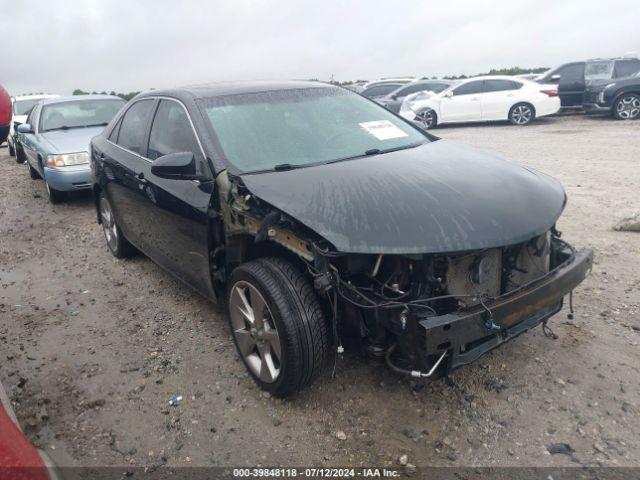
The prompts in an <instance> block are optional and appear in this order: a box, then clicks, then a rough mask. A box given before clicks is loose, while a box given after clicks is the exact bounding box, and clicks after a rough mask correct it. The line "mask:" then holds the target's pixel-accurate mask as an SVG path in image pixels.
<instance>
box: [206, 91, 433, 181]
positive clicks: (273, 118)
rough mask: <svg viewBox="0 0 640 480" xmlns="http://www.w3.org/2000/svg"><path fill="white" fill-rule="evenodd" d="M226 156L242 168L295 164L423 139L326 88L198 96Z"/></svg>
mask: <svg viewBox="0 0 640 480" xmlns="http://www.w3.org/2000/svg"><path fill="white" fill-rule="evenodd" d="M202 106H203V108H204V112H205V114H206V117H207V119H208V120H209V122H210V124H211V126H212V128H213V130H214V132H215V134H216V136H217V137H218V140H219V142H220V146H221V147H222V150H223V152H224V154H225V156H226V157H227V159H228V160H229V161H230V162H231V163H232V164H233V165H234V166H236V167H237V168H238V169H239V170H241V171H242V172H256V171H265V170H274V169H278V168H282V167H284V168H294V167H297V166H306V165H312V164H317V163H326V162H330V161H335V160H344V159H348V158H354V157H360V156H364V155H373V154H378V153H384V152H385V151H390V150H397V149H402V148H410V147H413V146H417V145H420V144H422V143H425V142H427V141H428V138H427V137H426V136H425V135H423V134H422V133H420V131H418V130H417V129H415V128H413V127H412V126H410V125H408V124H407V123H405V122H403V121H402V120H400V119H399V118H398V117H396V116H395V115H393V114H392V113H391V112H389V111H387V110H386V109H384V108H382V107H380V106H378V105H376V104H375V103H373V102H371V101H369V100H366V99H364V98H362V97H361V96H360V95H357V94H355V93H352V92H350V91H348V90H345V89H341V88H335V87H326V88H308V89H297V90H280V91H272V92H263V93H251V94H241V95H230V96H226V97H214V98H207V99H204V100H202Z"/></svg>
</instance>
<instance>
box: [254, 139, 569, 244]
mask: <svg viewBox="0 0 640 480" xmlns="http://www.w3.org/2000/svg"><path fill="white" fill-rule="evenodd" d="M242 180H243V181H244V184H245V186H246V187H247V188H248V189H249V191H250V192H251V193H252V194H253V195H255V196H256V197H258V198H260V199H262V200H263V201H265V202H267V203H269V204H271V205H273V206H274V207H276V208H278V209H280V210H281V211H283V212H284V213H286V214H287V215H289V216H291V217H293V218H294V219H296V220H298V221H299V222H301V223H302V224H304V225H306V226H307V227H309V228H310V229H312V230H313V231H315V232H316V233H317V234H318V235H320V236H322V237H324V238H325V239H326V240H327V241H329V242H331V243H332V244H333V245H334V246H335V248H336V249H337V250H338V251H341V252H348V253H390V254H392V253H393V254H410V253H437V252H458V251H466V250H476V249H483V248H491V247H498V246H505V245H512V244H516V243H520V242H524V241H526V240H528V239H530V238H532V237H534V236H537V235H540V234H542V233H544V232H546V231H547V230H549V229H550V228H551V227H552V226H553V225H554V224H555V222H556V220H557V219H558V217H559V216H560V214H561V213H562V210H563V208H564V204H565V199H566V197H565V193H564V190H563V188H562V186H561V185H560V184H559V183H558V182H557V181H556V180H554V179H553V178H551V177H549V176H547V175H544V174H542V173H538V172H536V171H533V170H530V169H528V168H525V167H522V166H520V165H518V164H515V163H512V162H508V161H506V160H502V159H500V158H497V157H495V156H493V155H490V154H488V153H482V152H479V151H476V150H473V149H471V148H469V147H467V146H464V145H462V144H459V143H456V142H453V141H448V140H438V141H433V142H430V143H427V144H424V145H422V146H419V147H416V148H411V149H406V150H400V151H397V152H392V153H387V154H381V155H376V156H370V157H364V158H361V159H357V160H347V161H342V162H336V163H332V164H325V165H318V166H312V167H306V168H299V169H295V170H289V171H281V172H267V173H257V174H244V175H242Z"/></svg>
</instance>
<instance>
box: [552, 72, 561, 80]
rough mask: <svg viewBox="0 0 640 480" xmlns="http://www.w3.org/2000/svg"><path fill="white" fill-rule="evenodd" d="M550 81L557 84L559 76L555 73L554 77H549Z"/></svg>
mask: <svg viewBox="0 0 640 480" xmlns="http://www.w3.org/2000/svg"><path fill="white" fill-rule="evenodd" d="M550 80H553V81H554V82H557V81H558V80H560V74H558V73H556V74H555V75H551V78H550Z"/></svg>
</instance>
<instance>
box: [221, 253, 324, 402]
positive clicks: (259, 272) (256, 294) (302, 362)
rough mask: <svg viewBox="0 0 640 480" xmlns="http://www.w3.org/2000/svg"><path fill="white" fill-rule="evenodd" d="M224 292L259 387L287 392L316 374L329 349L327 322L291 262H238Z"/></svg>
mask: <svg viewBox="0 0 640 480" xmlns="http://www.w3.org/2000/svg"><path fill="white" fill-rule="evenodd" d="M227 298H228V307H229V323H230V326H231V331H232V334H233V338H234V341H235V343H236V347H237V348H238V353H239V354H240V357H241V358H242V361H243V362H244V364H245V367H246V368H247V370H248V371H249V374H250V375H251V377H252V378H253V380H254V381H255V382H256V383H257V384H258V386H260V388H262V389H263V390H266V391H268V392H270V393H271V394H272V395H275V396H277V397H287V396H289V395H292V394H293V393H295V392H297V391H299V390H302V389H303V388H304V387H306V386H307V385H309V384H311V383H312V382H313V381H314V380H315V379H316V378H317V377H318V376H319V375H320V373H321V372H322V370H323V368H324V366H325V365H326V363H327V359H328V357H329V353H330V345H331V338H330V334H329V327H328V325H327V321H326V319H325V317H324V315H323V313H322V310H321V308H320V304H319V303H318V299H317V297H316V294H315V292H314V291H313V289H312V288H311V286H310V285H309V282H308V281H307V279H306V278H305V277H304V276H303V275H302V273H301V272H300V271H299V270H298V268H296V267H295V266H294V265H293V264H292V263H290V262H288V261H285V260H282V259H279V258H264V259H259V260H254V261H251V262H248V263H245V264H243V265H240V266H239V267H237V268H236V269H235V270H234V271H233V273H232V274H231V279H230V282H229V291H228V296H227Z"/></svg>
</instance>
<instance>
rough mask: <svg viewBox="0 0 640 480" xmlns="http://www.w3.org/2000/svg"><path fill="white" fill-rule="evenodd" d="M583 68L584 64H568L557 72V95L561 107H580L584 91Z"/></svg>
mask: <svg viewBox="0 0 640 480" xmlns="http://www.w3.org/2000/svg"><path fill="white" fill-rule="evenodd" d="M584 67H585V64H584V62H577V63H569V64H567V65H565V66H564V67H562V68H561V69H560V70H559V71H558V74H559V75H560V79H559V81H558V93H559V94H560V102H561V104H562V106H563V107H574V106H578V105H582V96H583V94H584V89H585V82H584Z"/></svg>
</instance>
